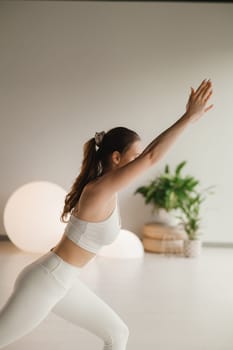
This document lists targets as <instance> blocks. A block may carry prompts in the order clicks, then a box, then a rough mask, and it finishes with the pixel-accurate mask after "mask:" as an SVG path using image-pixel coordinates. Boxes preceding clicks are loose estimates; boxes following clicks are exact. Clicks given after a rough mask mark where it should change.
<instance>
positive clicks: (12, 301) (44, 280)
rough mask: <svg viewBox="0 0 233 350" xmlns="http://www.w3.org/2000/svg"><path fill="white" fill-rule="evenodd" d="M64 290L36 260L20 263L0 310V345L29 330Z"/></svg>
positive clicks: (37, 322)
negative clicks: (20, 268) (11, 286)
mask: <svg viewBox="0 0 233 350" xmlns="http://www.w3.org/2000/svg"><path fill="white" fill-rule="evenodd" d="M41 259H42V258H40V260H41ZM65 293H66V290H65V289H64V288H63V287H62V286H61V285H60V284H59V283H58V281H57V280H56V279H55V278H54V277H53V275H51V274H50V272H49V271H48V270H46V269H45V268H44V267H43V266H41V265H40V264H39V263H38V262H37V261H34V262H33V263H31V264H29V265H27V266H26V267H24V269H23V270H22V271H21V272H20V273H19V275H18V277H17V278H16V280H15V283H14V288H13V290H12V293H11V295H10V296H9V298H8V300H7V301H6V303H5V305H4V306H3V307H2V309H1V310H0V349H1V348H3V347H4V346H6V345H8V344H10V343H12V342H14V341H16V340H17V339H19V338H21V337H22V336H24V335H26V334H27V333H29V332H30V331H31V330H33V329H34V328H35V327H36V326H37V325H38V324H39V323H40V322H41V321H42V320H44V319H45V317H46V316H47V315H48V313H49V312H50V310H51V309H52V307H53V306H54V305H55V304H56V303H57V301H58V300H60V299H61V298H62V297H63V296H64V295H65Z"/></svg>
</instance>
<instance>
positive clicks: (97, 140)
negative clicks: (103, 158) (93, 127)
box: [95, 131, 105, 147]
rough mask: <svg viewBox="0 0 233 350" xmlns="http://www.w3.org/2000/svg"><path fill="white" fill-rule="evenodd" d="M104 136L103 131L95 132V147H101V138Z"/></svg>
mask: <svg viewBox="0 0 233 350" xmlns="http://www.w3.org/2000/svg"><path fill="white" fill-rule="evenodd" d="M104 135H105V131H101V132H96V133H95V143H96V146H98V147H99V146H100V145H101V142H102V140H103V137H104Z"/></svg>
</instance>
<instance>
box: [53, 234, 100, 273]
mask: <svg viewBox="0 0 233 350" xmlns="http://www.w3.org/2000/svg"><path fill="white" fill-rule="evenodd" d="M51 251H53V252H54V253H56V254H57V255H58V256H60V257H61V258H62V259H63V260H64V261H66V262H67V263H69V264H71V265H74V266H77V267H81V266H84V265H86V264H87V263H88V262H89V261H90V260H91V259H93V258H94V256H95V255H96V254H95V253H92V252H89V251H88V250H86V249H84V248H82V247H80V246H78V245H77V244H75V243H74V242H73V241H71V240H70V239H69V238H68V237H67V236H66V235H65V234H63V236H62V238H61V240H60V242H59V243H58V244H57V245H56V246H55V247H53V248H52V249H51Z"/></svg>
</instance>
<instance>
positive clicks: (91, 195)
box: [0, 80, 213, 350]
mask: <svg viewBox="0 0 233 350" xmlns="http://www.w3.org/2000/svg"><path fill="white" fill-rule="evenodd" d="M211 94H212V83H211V81H210V80H208V81H206V80H203V81H202V83H201V84H200V86H199V87H198V89H197V90H196V91H194V89H193V88H191V93H190V96H189V100H188V103H187V105H186V112H185V113H184V114H183V116H182V117H181V118H180V119H179V120H178V121H177V122H176V123H174V125H172V126H171V127H170V128H168V129H167V130H166V131H164V132H163V133H162V134H161V135H159V136H158V137H156V138H155V139H154V140H153V141H152V142H151V143H150V144H149V145H148V146H147V147H146V148H145V149H144V150H143V152H141V150H140V142H141V141H140V137H139V136H138V134H137V133H135V132H134V131H132V130H130V129H127V128H124V127H116V128H113V129H111V130H109V131H108V132H107V133H105V132H101V133H96V135H95V137H93V138H91V139H90V140H89V141H88V142H86V144H85V145H84V159H83V163H82V168H81V172H80V174H79V176H78V177H77V179H76V180H75V182H74V184H73V186H72V189H71V191H70V192H69V193H68V194H67V196H66V198H65V205H64V209H63V213H62V215H61V219H62V221H63V222H66V221H65V220H64V218H65V216H66V215H68V214H71V215H70V219H69V221H68V224H67V225H66V228H65V232H64V234H63V237H62V239H61V240H60V242H59V243H58V244H57V245H56V246H55V247H53V248H52V249H51V250H50V251H49V252H47V253H46V254H44V255H43V256H41V257H40V258H38V259H37V260H35V261H34V262H32V263H31V264H29V265H27V266H26V267H24V269H23V270H22V271H21V272H20V274H19V275H18V277H17V278H16V280H15V283H14V288H13V291H12V293H11V295H10V296H9V298H8V300H7V302H6V303H5V305H4V306H3V308H2V309H1V312H0V348H3V347H4V346H6V345H8V344H10V343H12V342H14V341H16V340H17V339H19V338H20V337H22V336H24V335H26V334H28V333H29V332H30V331H31V330H32V329H34V328H35V327H36V326H37V325H39V324H40V322H42V320H44V319H45V318H46V316H47V315H48V314H49V312H50V311H53V312H55V313H56V314H57V315H59V316H61V317H63V318H65V319H66V320H68V321H70V322H72V323H74V324H76V325H78V326H79V327H82V328H85V329H86V330H88V331H90V332H92V333H94V334H95V335H97V336H98V337H100V338H101V339H102V340H103V343H104V346H103V349H104V350H110V349H111V350H124V349H126V345H127V341H128V336H129V329H128V326H127V325H126V323H125V322H124V321H123V320H122V319H121V318H120V317H119V315H118V314H117V313H116V312H114V311H113V310H112V309H111V308H110V306H109V305H108V304H106V303H105V302H104V301H103V300H101V299H100V298H99V297H98V296H97V295H96V294H95V293H94V292H93V291H91V290H90V289H89V288H88V286H87V285H86V284H85V283H83V282H82V281H81V280H80V279H79V273H80V271H81V269H82V266H84V265H85V264H87V263H88V262H89V261H90V260H91V259H93V258H94V257H95V255H96V254H97V252H98V250H99V249H100V248H101V247H102V246H103V245H106V244H109V243H112V242H113V241H114V240H115V238H116V237H117V235H118V234H119V232H120V218H119V211H118V208H117V193H118V191H120V190H122V189H123V188H125V187H126V186H127V185H129V184H130V183H131V182H132V181H133V180H134V179H135V178H136V177H137V176H139V175H141V174H142V173H143V172H145V171H146V170H148V169H149V168H150V167H151V166H154V165H155V164H157V163H158V161H159V160H160V159H161V158H162V157H163V155H164V154H165V152H166V151H167V150H168V148H169V147H170V146H171V145H172V144H173V143H174V141H175V140H176V138H177V137H178V135H179V134H180V133H181V132H182V131H183V130H184V129H185V128H186V127H187V125H189V124H190V123H191V122H194V121H196V120H198V119H199V118H200V117H201V116H202V115H204V114H205V113H206V112H207V111H208V110H209V109H211V108H212V107H213V105H210V106H208V107H206V104H207V102H208V100H209V98H210V96H211Z"/></svg>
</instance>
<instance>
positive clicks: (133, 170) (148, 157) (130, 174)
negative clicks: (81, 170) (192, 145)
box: [97, 80, 213, 197]
mask: <svg viewBox="0 0 233 350" xmlns="http://www.w3.org/2000/svg"><path fill="white" fill-rule="evenodd" d="M211 94H212V85H211V82H206V81H205V80H203V82H202V83H201V84H200V86H199V87H198V89H197V90H196V92H195V91H194V89H192V92H191V94H190V97H189V100H188V102H187V105H186V112H185V113H184V114H183V115H182V116H181V117H180V118H179V119H178V120H177V121H176V122H175V123H174V124H173V125H172V126H170V127H169V128H168V129H167V130H165V131H164V132H162V133H161V134H160V135H159V136H158V137H156V138H155V139H154V140H153V141H152V142H151V143H150V144H149V145H148V146H147V147H146V148H145V149H144V150H143V152H142V153H141V154H140V155H139V156H138V157H137V158H136V159H134V160H133V161H131V162H129V163H128V164H126V165H124V166H122V167H120V168H117V169H116V170H114V171H111V172H109V173H106V174H105V175H103V176H102V177H101V178H100V179H99V182H98V184H97V187H98V189H101V191H102V193H103V195H105V194H106V196H107V197H109V196H111V195H112V194H113V193H115V192H117V191H120V190H121V189H122V188H124V187H125V186H127V185H129V184H130V183H131V182H132V181H133V180H134V179H135V178H136V177H138V176H139V175H141V174H142V173H143V172H145V171H146V170H147V169H149V168H150V167H151V166H152V165H154V164H156V163H157V162H158V161H159V160H160V159H161V158H162V157H163V156H164V154H165V153H166V151H167V150H168V149H169V148H170V147H171V145H173V143H174V142H175V140H176V139H177V137H178V136H179V135H180V134H181V132H182V131H184V129H185V128H186V127H187V126H188V125H190V123H192V122H194V121H196V120H198V119H199V118H200V117H201V116H202V115H203V114H204V113H206V112H207V111H208V110H209V109H211V108H212V107H213V105H210V106H208V107H206V103H207V101H208V99H209V98H210V96H211Z"/></svg>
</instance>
